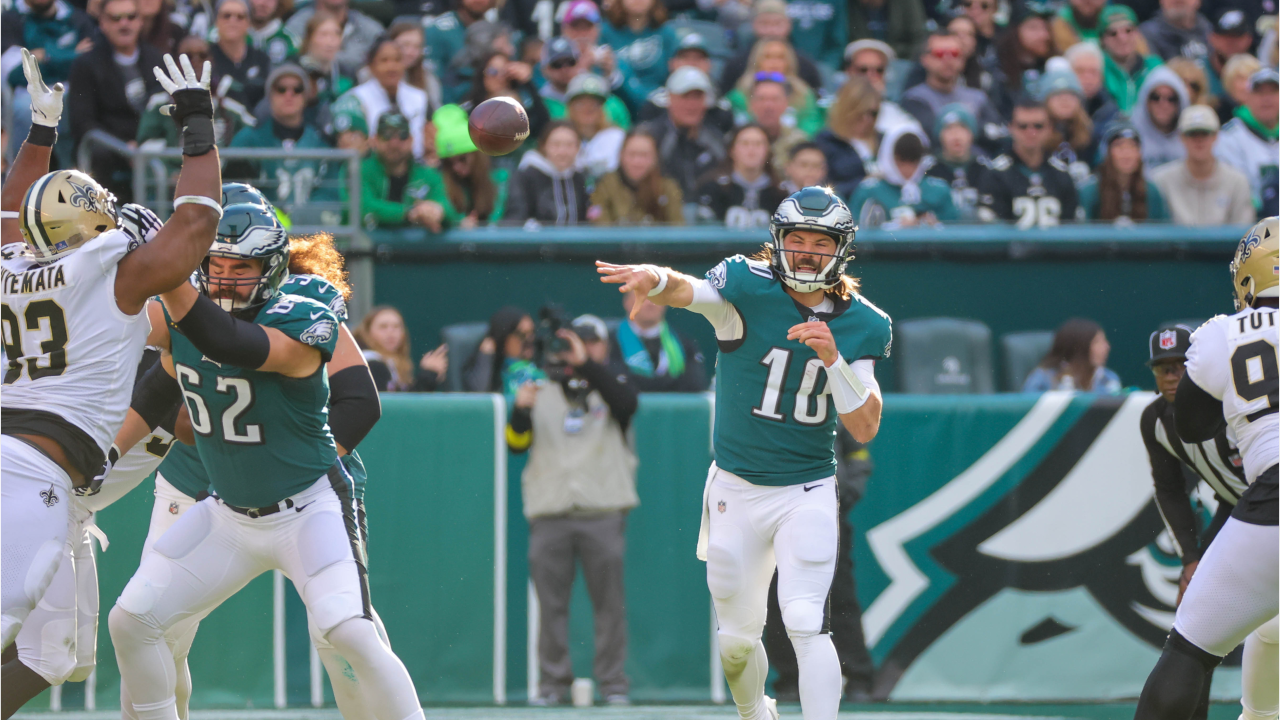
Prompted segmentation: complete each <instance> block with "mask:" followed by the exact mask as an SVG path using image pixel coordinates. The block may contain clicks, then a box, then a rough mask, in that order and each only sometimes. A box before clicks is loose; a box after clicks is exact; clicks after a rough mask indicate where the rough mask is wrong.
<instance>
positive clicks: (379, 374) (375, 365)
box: [369, 360, 391, 392]
mask: <svg viewBox="0 0 1280 720" xmlns="http://www.w3.org/2000/svg"><path fill="white" fill-rule="evenodd" d="M369 375H370V376H372V377H373V387H374V389H375V390H378V391H379V392H386V391H387V388H389V387H391V368H389V367H387V364H386V363H384V362H382V361H381V360H370V361H369Z"/></svg>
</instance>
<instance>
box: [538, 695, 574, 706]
mask: <svg viewBox="0 0 1280 720" xmlns="http://www.w3.org/2000/svg"><path fill="white" fill-rule="evenodd" d="M564 704H565V699H564V697H563V696H561V695H555V694H549V695H535V696H534V697H531V698H529V707H556V706H558V705H564Z"/></svg>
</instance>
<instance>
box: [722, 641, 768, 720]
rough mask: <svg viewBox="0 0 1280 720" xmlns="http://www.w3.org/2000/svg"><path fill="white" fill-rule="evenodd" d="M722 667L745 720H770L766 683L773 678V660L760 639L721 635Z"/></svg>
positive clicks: (739, 711)
mask: <svg viewBox="0 0 1280 720" xmlns="http://www.w3.org/2000/svg"><path fill="white" fill-rule="evenodd" d="M720 665H721V666H722V667H723V668H724V679H725V680H726V681H728V683H729V693H730V694H731V695H733V703H734V704H735V705H737V706H738V716H739V717H741V718H742V720H770V716H769V712H768V710H766V709H765V704H764V682H765V680H766V679H768V677H769V657H768V656H767V655H766V654H765V652H764V643H763V642H761V641H760V638H756V639H754V640H747V639H745V638H739V637H734V636H732V635H725V634H724V633H721V634H720Z"/></svg>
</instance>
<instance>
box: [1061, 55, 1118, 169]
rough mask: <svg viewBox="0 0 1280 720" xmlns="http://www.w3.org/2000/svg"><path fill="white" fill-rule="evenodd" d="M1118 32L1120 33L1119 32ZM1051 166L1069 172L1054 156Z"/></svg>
mask: <svg viewBox="0 0 1280 720" xmlns="http://www.w3.org/2000/svg"><path fill="white" fill-rule="evenodd" d="M1117 32H1119V31H1117ZM1049 165H1051V166H1053V167H1055V168H1057V169H1058V170H1059V171H1061V172H1066V171H1067V164H1066V163H1064V162H1062V161H1061V160H1059V159H1058V158H1056V157H1053V156H1052V155H1051V156H1049Z"/></svg>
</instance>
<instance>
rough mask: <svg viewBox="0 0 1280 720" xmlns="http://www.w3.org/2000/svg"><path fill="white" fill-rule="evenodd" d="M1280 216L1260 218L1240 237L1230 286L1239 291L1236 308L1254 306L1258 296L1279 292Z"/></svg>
mask: <svg viewBox="0 0 1280 720" xmlns="http://www.w3.org/2000/svg"><path fill="white" fill-rule="evenodd" d="M1278 273H1280V218H1276V217H1275V216H1272V217H1269V218H1264V219H1262V220H1260V221H1258V224H1257V225H1254V226H1253V227H1252V228H1249V232H1247V233H1245V236H1244V237H1243V238H1240V245H1239V247H1237V248H1236V256H1235V257H1234V258H1233V259H1232V260H1231V285H1232V289H1233V290H1235V294H1236V310H1243V309H1245V308H1247V307H1249V306H1251V305H1253V301H1254V299H1255V298H1260V297H1276V296H1277V295H1278V294H1280V276H1278Z"/></svg>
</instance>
